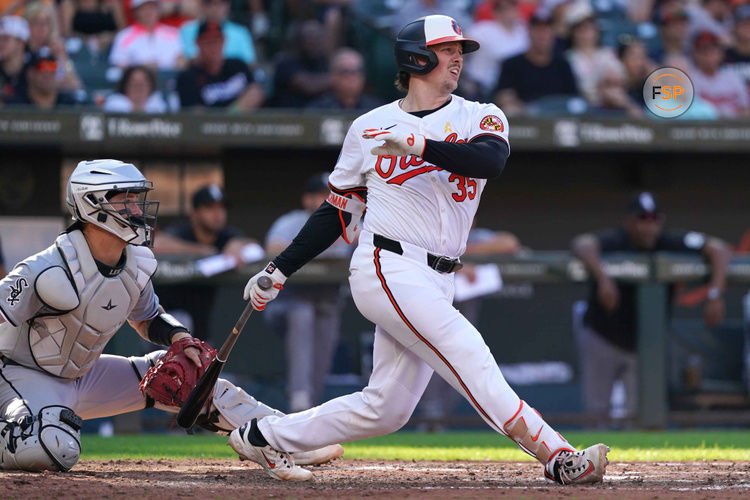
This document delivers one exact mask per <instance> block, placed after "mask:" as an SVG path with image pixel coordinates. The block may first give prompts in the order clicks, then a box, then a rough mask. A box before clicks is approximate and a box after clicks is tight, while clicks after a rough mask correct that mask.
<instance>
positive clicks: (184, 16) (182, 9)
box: [159, 0, 200, 28]
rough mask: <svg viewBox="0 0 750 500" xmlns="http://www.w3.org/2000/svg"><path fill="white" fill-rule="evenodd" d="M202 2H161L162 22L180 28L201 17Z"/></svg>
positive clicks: (188, 0)
mask: <svg viewBox="0 0 750 500" xmlns="http://www.w3.org/2000/svg"><path fill="white" fill-rule="evenodd" d="M199 4H200V0H161V3H160V5H159V7H160V10H161V22H162V23H164V24H166V25H167V26H172V27H174V28H180V27H181V26H182V25H184V24H185V23H186V22H188V21H191V20H193V19H196V18H197V17H198V16H199V15H200V5H199Z"/></svg>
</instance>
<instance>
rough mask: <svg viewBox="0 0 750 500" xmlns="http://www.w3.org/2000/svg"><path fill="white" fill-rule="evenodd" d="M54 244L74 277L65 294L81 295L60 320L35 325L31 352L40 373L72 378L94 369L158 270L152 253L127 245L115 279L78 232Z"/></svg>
mask: <svg viewBox="0 0 750 500" xmlns="http://www.w3.org/2000/svg"><path fill="white" fill-rule="evenodd" d="M55 244H56V245H57V248H58V250H59V251H60V253H61V254H62V256H63V259H64V260H65V263H66V264H67V267H68V271H69V272H70V275H71V276H72V278H73V283H71V287H70V291H68V292H67V293H76V294H77V296H78V306H77V307H76V308H75V309H73V310H71V311H69V312H67V313H64V314H61V315H49V316H40V317H37V318H35V319H34V320H32V321H31V323H30V324H29V337H28V338H29V348H30V350H31V355H32V356H33V358H34V361H35V362H36V364H37V365H38V366H39V368H41V369H42V370H44V371H46V372H48V373H51V374H52V375H56V376H58V377H63V378H70V379H74V378H78V377H80V376H82V375H84V374H85V373H86V372H87V371H89V370H90V369H91V367H92V366H93V364H94V362H96V360H97V359H99V356H100V355H101V353H102V351H103V350H104V346H105V345H106V344H107V342H108V341H109V339H110V338H112V336H113V335H114V334H115V332H116V331H117V330H119V328H120V327H121V326H122V325H123V324H124V323H125V321H126V320H127V318H128V316H129V315H130V312H131V311H132V310H133V309H134V308H135V306H136V304H137V303H138V299H139V297H140V295H141V292H142V291H143V289H144V288H145V287H146V285H147V284H148V282H149V280H150V279H151V275H152V274H153V273H154V271H155V270H156V260H155V259H154V256H153V254H152V253H151V251H150V250H149V249H147V248H144V247H136V246H132V245H128V246H127V247H126V248H125V256H126V258H125V267H124V268H123V269H122V270H121V271H120V273H119V274H117V275H116V276H112V277H106V276H104V275H102V274H101V272H100V271H99V269H98V268H97V266H96V262H95V261H94V258H93V257H92V255H91V251H90V250H89V247H88V245H87V243H86V239H85V238H84V236H83V234H82V233H81V232H80V231H72V232H70V233H68V234H63V235H61V236H60V237H58V238H57V241H56V242H55ZM74 286H75V289H73V287H74ZM61 288H62V287H61ZM60 293H62V291H60ZM40 298H41V297H40Z"/></svg>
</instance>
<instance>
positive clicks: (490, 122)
mask: <svg viewBox="0 0 750 500" xmlns="http://www.w3.org/2000/svg"><path fill="white" fill-rule="evenodd" d="M479 128H481V129H482V130H490V131H493V132H502V131H503V130H505V125H503V121H502V120H501V119H500V118H498V117H497V116H495V115H487V116H485V117H484V118H482V121H480V122H479Z"/></svg>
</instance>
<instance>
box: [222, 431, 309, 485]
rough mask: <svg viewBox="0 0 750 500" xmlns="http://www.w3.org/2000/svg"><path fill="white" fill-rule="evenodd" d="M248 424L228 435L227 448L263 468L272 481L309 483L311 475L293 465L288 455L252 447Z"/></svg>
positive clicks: (268, 447)
mask: <svg viewBox="0 0 750 500" xmlns="http://www.w3.org/2000/svg"><path fill="white" fill-rule="evenodd" d="M249 431H250V423H247V424H245V425H243V426H242V427H240V428H239V429H235V430H233V431H232V433H231V434H230V435H229V446H231V447H232V449H233V450H234V451H236V452H237V454H238V455H239V456H240V459H243V460H250V461H252V462H255V463H256V464H258V465H260V466H261V467H263V468H264V469H265V471H266V473H268V475H269V476H271V477H272V478H274V479H279V480H281V481H309V480H310V479H312V477H313V474H312V472H310V471H309V470H306V469H303V468H302V467H299V466H298V465H295V464H294V459H293V458H292V455H291V454H290V453H285V452H283V451H278V450H275V449H273V448H271V447H270V446H253V445H252V444H251V443H250V441H249V440H248V439H247V433H248V432H249Z"/></svg>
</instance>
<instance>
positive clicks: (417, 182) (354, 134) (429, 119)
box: [329, 95, 508, 258]
mask: <svg viewBox="0 0 750 500" xmlns="http://www.w3.org/2000/svg"><path fill="white" fill-rule="evenodd" d="M369 128H380V129H388V130H395V131H398V132H401V133H406V134H409V133H412V132H414V133H419V134H422V135H424V136H425V137H426V138H427V139H433V140H437V141H448V142H470V141H472V140H474V139H475V138H477V137H479V136H482V135H492V136H495V137H499V138H501V139H502V140H504V141H505V142H506V143H507V142H508V121H507V119H506V118H505V115H504V114H503V112H502V111H500V109H499V108H498V107H497V106H495V105H494V104H481V103H477V102H472V101H467V100H465V99H463V98H461V97H458V96H455V95H454V96H451V102H450V103H449V104H447V105H445V106H443V107H442V108H440V109H438V110H436V111H434V112H433V113H430V114H429V115H427V116H425V117H424V118H419V117H417V116H414V115H412V114H409V113H407V112H406V111H404V110H402V109H401V107H400V106H399V102H398V101H394V102H392V103H390V104H387V105H385V106H381V107H379V108H376V109H374V110H372V111H370V112H369V113H366V114H364V115H362V116H360V117H359V118H357V119H356V120H355V121H354V123H352V125H351V127H350V128H349V132H348V133H347V134H346V138H345V139H344V144H343V146H342V149H341V154H340V156H339V159H338V162H337V163H336V168H335V169H334V171H333V173H332V174H331V176H330V179H329V182H330V183H331V185H333V186H334V187H336V188H338V189H342V190H345V189H350V188H354V187H358V186H367V215H366V217H365V221H364V226H363V227H364V229H365V230H367V231H370V232H372V233H375V234H381V235H383V236H386V237H388V238H392V239H395V240H399V241H405V242H408V243H412V244H414V245H417V246H419V247H421V248H424V249H426V250H428V251H429V252H432V253H434V254H438V255H446V256H448V257H453V258H455V257H458V256H460V255H461V254H462V253H463V252H464V250H465V249H466V239H467V237H468V234H469V229H470V228H471V223H472V221H473V219H474V214H475V213H476V211H477V207H478V206H479V199H480V197H481V194H482V190H483V189H484V186H485V184H486V183H487V180H486V179H472V178H467V177H464V176H460V175H456V174H452V173H450V172H448V171H447V170H443V169H441V168H440V167H437V166H435V165H432V164H430V163H428V162H426V161H424V160H423V159H422V158H419V157H416V156H407V157H395V156H383V155H381V156H375V155H373V154H371V153H370V150H371V149H372V148H374V147H376V146H377V145H378V144H379V142H378V141H374V140H371V139H363V138H362V132H363V131H364V130H365V129H369Z"/></svg>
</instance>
